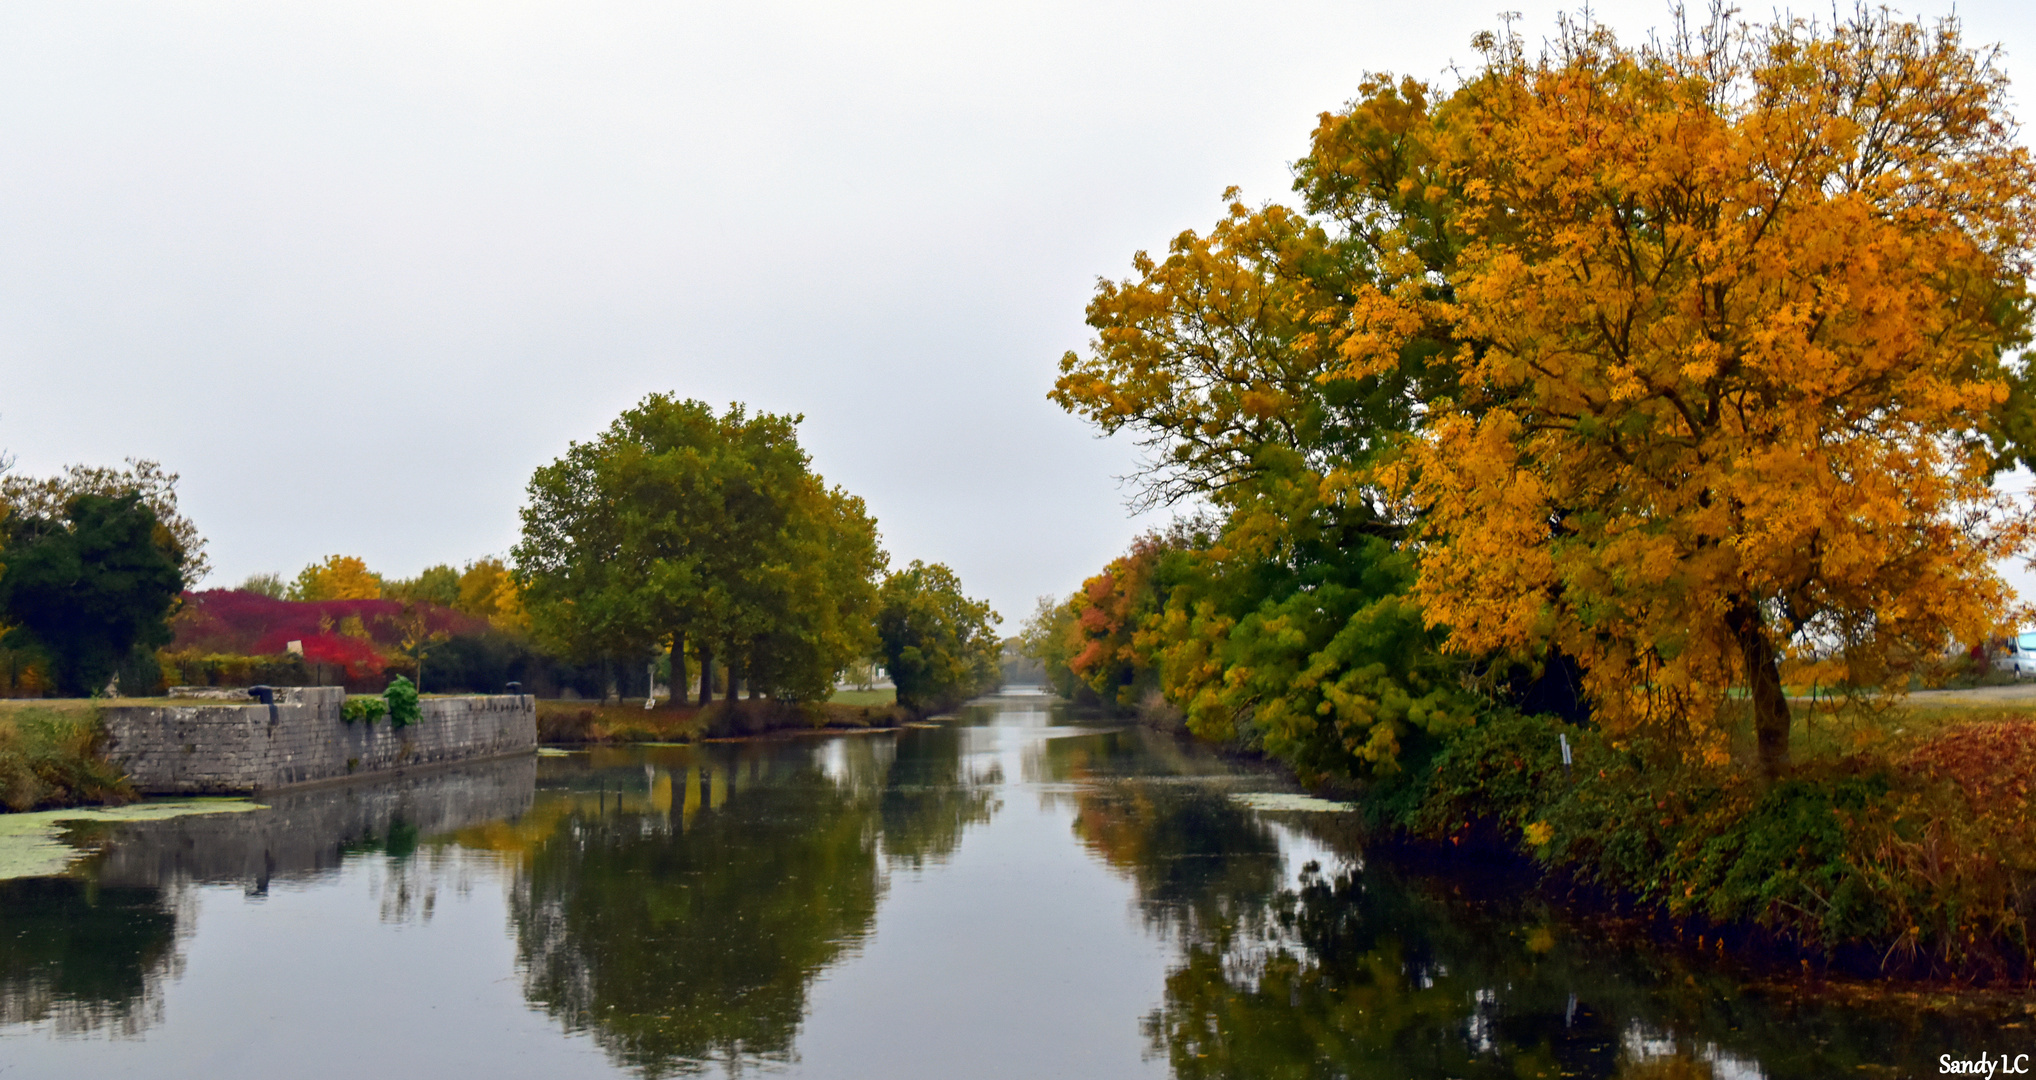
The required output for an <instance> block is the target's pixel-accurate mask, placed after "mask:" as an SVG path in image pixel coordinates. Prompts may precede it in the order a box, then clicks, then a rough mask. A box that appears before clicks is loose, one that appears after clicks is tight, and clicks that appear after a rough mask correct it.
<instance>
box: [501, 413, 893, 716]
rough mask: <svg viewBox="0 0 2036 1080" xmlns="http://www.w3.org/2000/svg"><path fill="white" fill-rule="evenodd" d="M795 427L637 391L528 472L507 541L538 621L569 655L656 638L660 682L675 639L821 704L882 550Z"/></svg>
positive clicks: (637, 646)
mask: <svg viewBox="0 0 2036 1080" xmlns="http://www.w3.org/2000/svg"><path fill="white" fill-rule="evenodd" d="M798 421H799V418H798V417H788V416H776V415H772V414H768V413H757V414H751V413H749V412H748V411H747V410H745V409H744V408H743V407H742V406H740V405H733V406H730V407H729V409H728V410H727V411H726V412H725V413H721V414H719V415H717V414H716V413H715V412H714V410H713V408H712V407H710V406H708V405H707V404H706V403H704V402H699V401H689V400H682V399H679V398H676V397H672V396H669V395H664V394H652V395H650V396H648V397H646V398H645V399H644V400H643V401H642V402H641V403H639V404H638V405H637V406H636V407H635V408H632V409H630V410H628V411H627V412H624V413H623V414H622V415H621V416H620V417H618V418H617V419H616V421H615V422H614V423H613V424H612V425H610V427H609V428H608V430H607V431H605V432H603V433H602V434H601V435H600V436H598V437H597V438H595V439H594V440H593V441H591V442H588V443H574V444H572V445H571V447H569V448H568V450H567V452H566V454H565V456H563V457H561V458H560V459H558V460H557V461H555V462H553V463H552V464H550V465H547V466H544V467H543V468H541V469H539V470H538V471H537V473H536V474H535V475H534V476H532V478H531V481H530V486H529V501H528V504H527V505H526V506H525V507H524V510H523V538H522V540H521V542H519V543H518V544H517V546H516V549H515V561H516V571H515V572H516V576H517V579H518V581H519V582H520V583H521V585H522V586H523V588H524V589H525V604H526V607H527V610H528V613H529V616H530V619H531V621H532V625H533V626H534V628H535V629H536V630H537V632H538V633H539V634H540V635H541V636H542V637H544V638H545V639H546V640H548V641H550V642H553V643H555V644H556V645H557V646H558V647H561V648H563V649H565V650H567V651H569V652H570V653H572V654H574V655H578V656H582V657H587V656H599V655H607V656H612V657H615V658H618V659H628V660H631V661H640V660H641V658H643V657H645V656H647V655H649V654H650V652H651V651H652V650H653V649H655V648H658V647H660V646H661V645H662V646H663V647H667V648H670V649H672V651H673V659H674V661H675V663H674V665H673V667H674V678H675V685H677V683H678V681H680V679H681V676H682V674H683V666H682V665H683V661H684V657H685V653H686V649H687V648H688V645H689V644H690V646H691V648H692V649H693V650H694V651H695V652H696V653H697V654H698V655H699V657H700V658H701V662H702V666H703V668H704V667H706V666H708V665H711V664H712V663H713V661H714V660H715V659H716V658H719V659H721V660H722V661H724V662H726V663H727V664H728V665H729V666H730V670H731V671H732V672H734V673H735V674H736V675H737V676H738V677H739V678H741V679H743V680H744V681H745V682H746V683H747V685H748V686H749V687H750V688H751V690H752V691H753V692H763V693H769V694H773V695H777V696H783V697H792V698H798V699H806V700H811V699H821V698H824V697H825V696H826V695H827V693H828V692H829V691H830V690H831V688H832V686H833V680H834V678H835V677H836V675H838V674H839V672H840V671H841V670H842V669H843V668H845V667H846V666H848V664H850V663H852V662H853V661H855V660H856V659H858V658H860V657H862V656H864V655H867V654H868V652H869V651H870V648H871V644H872V641H871V637H870V623H869V611H870V610H871V607H872V604H873V601H874V598H875V589H876V585H875V578H876V575H877V574H878V573H879V572H881V570H882V568H883V565H884V562H885V556H884V553H883V551H882V550H881V548H879V547H878V544H877V534H876V523H875V521H874V520H872V519H871V518H870V516H869V514H868V512H867V511H866V510H865V509H864V507H863V504H862V500H860V499H858V498H856V497H854V496H851V495H849V494H847V493H846V492H844V491H842V490H840V489H839V488H829V487H828V486H826V484H825V483H824V481H822V480H821V478H820V477H819V476H817V475H815V474H814V473H813V472H812V470H811V468H810V463H809V459H808V458H807V455H806V453H805V451H804V450H802V449H801V448H800V447H799V443H798V437H797V424H798ZM703 674H704V673H703ZM710 687H711V681H709V680H708V679H705V678H703V681H702V688H703V699H705V698H706V697H707V696H708V694H709V693H710V692H711V691H710Z"/></svg>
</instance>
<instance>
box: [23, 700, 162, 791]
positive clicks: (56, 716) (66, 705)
mask: <svg viewBox="0 0 2036 1080" xmlns="http://www.w3.org/2000/svg"><path fill="white" fill-rule="evenodd" d="M104 738H105V734H104V731H103V729H101V728H100V726H99V711H98V709H97V707H96V706H95V704H94V703H92V702H52V703H49V704H43V703H40V702H38V703H35V704H25V703H14V702H10V703H8V707H7V708H5V709H4V710H0V804H4V805H5V807H6V809H8V810H15V811H20V810H34V809H37V808H38V807H61V806H78V805H81V804H84V803H111V804H119V803H126V802H132V801H133V800H134V798H135V795H134V789H133V788H132V787H130V786H129V785H128V783H127V779H126V777H124V776H122V775H121V774H120V770H118V769H116V768H114V767H113V765H112V764H111V763H110V762H108V761H107V760H106V759H105V758H104V757H102V756H101V755H100V752H99V751H100V746H101V743H102V742H103V740H104Z"/></svg>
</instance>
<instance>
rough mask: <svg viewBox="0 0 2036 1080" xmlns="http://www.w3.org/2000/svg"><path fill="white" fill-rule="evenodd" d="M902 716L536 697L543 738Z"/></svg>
mask: <svg viewBox="0 0 2036 1080" xmlns="http://www.w3.org/2000/svg"><path fill="white" fill-rule="evenodd" d="M903 720H904V716H903V715H902V714H901V713H900V712H899V710H898V709H897V707H896V706H895V705H891V704H889V703H877V702H870V703H848V702H842V701H830V702H827V703H826V704H815V703H810V702H809V703H803V704H791V703H788V702H782V701H765V700H745V701H732V702H731V701H717V702H715V703H714V704H713V705H711V706H708V707H706V708H701V707H700V706H697V705H685V706H680V707H677V708H673V707H671V706H670V705H667V704H664V703H659V704H658V705H657V706H656V707H655V708H650V709H646V708H644V707H643V699H642V698H637V699H635V701H634V703H631V702H630V701H628V700H626V699H625V700H624V701H623V702H622V703H621V704H616V705H603V704H601V703H599V702H592V701H549V700H547V701H539V702H538V703H537V738H538V741H539V742H546V743H611V742H693V741H696V740H699V739H717V738H740V737H742V736H746V735H761V734H766V733H769V732H774V731H815V730H827V729H836V730H852V729H858V728H872V727H891V726H894V725H896V724H898V723H901V722H903Z"/></svg>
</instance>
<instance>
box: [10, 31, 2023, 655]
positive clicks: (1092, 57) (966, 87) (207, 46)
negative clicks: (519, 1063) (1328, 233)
mask: <svg viewBox="0 0 2036 1080" xmlns="http://www.w3.org/2000/svg"><path fill="white" fill-rule="evenodd" d="M1505 8H1516V9H1519V10H1520V12H1521V16H1522V17H1521V21H1520V25H1521V26H1522V28H1523V29H1524V30H1526V31H1527V32H1528V33H1530V34H1533V35H1537V36H1538V35H1542V34H1545V33H1546V32H1548V31H1549V30H1550V29H1551V28H1552V27H1553V25H1554V18H1555V15H1556V13H1557V12H1559V11H1561V10H1564V5H1561V4H1549V3H1540V4H1534V3H1529V4H1524V5H1523V4H1522V3H1521V2H1520V0H1508V2H1507V4H1504V5H1496V4H1491V3H1464V2H1460V0H1437V2H1428V3H1420V4H1412V3H1390V4H1389V3H1381V2H1378V0H1350V2H1345V3H1317V2H1308V0H1292V2H1288V0H1276V2H1261V3H1256V4H1238V3H1227V4H1217V3H1209V2H1205V0H1175V2H1171V3H1155V2H1128V0H1090V2H1088V3H1069V2H1065V0H1034V2H1031V3H1022V4H1021V3H1012V2H1009V0H980V2H975V3H959V2H952V0H950V2H945V3H935V2H910V0H865V2H863V3H858V4H826V3H800V2H794V0H759V2H753V3H747V4H707V3H697V2H689V0H657V2H639V0H574V2H571V3H566V2H551V0H535V2H512V0H497V2H491V3H478V2H458V0H404V2H401V3H381V2H369V0H347V2H344V3H340V2H321V0H313V2H305V3H277V2H275V0H261V2H246V3H236V2H211V3H201V2H191V3H133V2H121V0H108V2H94V3H90V4H81V3H77V2H75V0H10V2H8V3H7V4H5V5H0V371H4V378H0V387H4V390H0V448H4V449H6V450H8V451H10V452H12V453H13V454H14V455H15V457H16V458H17V459H18V462H17V466H16V467H17V468H18V469H20V470H21V471H24V472H29V473H39V472H48V471H53V470H55V469H56V468H58V467H60V466H61V465H63V464H65V463H69V462H92V463H107V464H112V463H117V462H118V461H119V460H120V459H121V458H124V457H128V456H141V457H152V458H157V459H160V460H161V461H162V462H164V463H165V464H166V465H167V466H169V467H170V468H172V469H175V470H177V471H179V472H181V473H182V474H183V482H182V484H181V486H180V491H181V492H182V495H183V499H184V502H185V505H186V509H187V510H188V511H189V513H190V514H191V516H192V517H193V518H194V519H196V521H197V523H198V526H199V528H200V529H201V530H202V531H203V532H204V533H205V534H206V535H207V536H208V537H209V538H210V542H211V548H210V550H211V555H212V560H213V563H214V565H215V567H216V571H215V573H214V576H213V578H212V579H211V581H210V582H209V584H214V585H224V584H231V583H234V582H237V581H239V580H240V579H241V578H243V577H244V576H246V575H247V574H249V573H251V572H254V571H261V570H273V571H279V572H284V573H290V572H294V571H295V570H296V569H297V568H298V567H300V566H302V565H304V564H305V563H307V562H309V561H311V560H313V559H316V558H319V557H321V556H323V555H326V554H329V553H333V552H346V553H351V554H358V555H361V556H364V557H365V558H366V559H367V560H368V561H369V563H370V565H372V566H374V567H376V568H377V569H379V570H382V571H384V572H386V573H392V574H408V573H413V572H415V571H416V570H418V569H419V568H421V567H423V566H425V565H428V564H430V563H435V562H454V563H457V562H460V561H462V560H465V559H469V558H473V557H475V556H478V555H483V554H487V553H502V552H506V550H507V549H508V547H509V545H510V544H511V543H513V542H514V540H515V536H516V520H517V519H516V510H517V507H518V506H519V505H520V501H521V494H522V488H523V484H524V482H525V480H526V479H527V478H528V477H529V474H530V472H531V470H532V469H533V468H535V467H536V466H538V465H540V464H542V463H543V462H545V461H548V460H550V459H552V458H554V457H556V456H557V455H558V454H559V453H560V452H561V451H562V450H563V449H564V448H565V445H566V443H567V441H568V440H571V439H575V438H586V437H587V436H589V435H590V434H592V433H593V432H595V431H597V430H598V429H600V428H601V427H602V426H603V425H605V424H606V423H607V422H608V421H609V420H610V419H611V418H612V417H613V416H614V415H615V414H616V413H617V412H618V411H620V410H621V409H623V408H625V407H627V406H628V405H629V404H631V403H632V402H634V401H635V400H637V399H638V398H640V397H641V396H642V395H643V394H645V393H647V392H650V391H653V390H667V391H676V392H678V393H680V394H683V395H687V396H693V397H700V398H704V399H707V400H709V401H712V402H716V403H724V402H728V401H732V400H741V401H745V402H748V403H750V404H751V405H753V406H755V407H758V408H762V409H767V410H771V411H779V412H798V413H803V414H805V416H806V422H805V425H804V428H803V431H804V439H805V442H806V444H807V446H808V448H809V449H810V450H811V451H812V453H813V456H814V458H815V461H816V463H817V466H818V468H819V469H820V471H821V472H822V473H824V474H825V475H826V476H827V477H828V478H829V479H830V480H832V481H834V482H837V483H841V484H844V485H846V486H847V487H848V488H850V489H851V490H853V491H855V492H858V493H860V494H862V495H863V496H865V497H866V498H867V499H868V500H869V503H870V505H871V507H872V509H873V510H874V511H875V513H876V514H877V516H878V518H879V520H880V521H881V522H882V525H883V529H884V534H885V540H886V544H887V546H888V547H889V549H890V550H891V552H892V553H893V555H894V557H896V558H897V559H899V560H904V559H910V558H923V559H928V560H941V561H945V562H948V563H950V564H951V565H953V566H954V567H955V568H956V569H957V570H958V571H959V572H960V573H961V574H962V577H963V580H964V581H965V582H967V583H968V584H969V585H970V586H971V589H972V591H975V592H977V593H979V594H982V595H986V596H988V597H989V598H990V599H991V600H992V601H993V602H994V603H995V604H996V606H997V607H998V608H999V609H1000V610H1001V611H1003V612H1004V614H1005V615H1006V617H1007V620H1008V621H1009V622H1010V623H1014V624H1015V622H1016V621H1017V619H1018V618H1019V617H1021V616H1022V615H1023V614H1025V612H1026V611H1027V610H1028V609H1029V608H1030V606H1031V600H1032V598H1033V597H1034V596H1036V595H1038V594H1040V593H1045V592H1065V591H1066V590H1068V589H1070V588H1072V587H1073V586H1074V585H1075V584H1077V583H1078V582H1079V581H1080V579H1081V578H1082V577H1083V576H1084V575H1085V574H1088V573H1091V572H1093V571H1094V570H1095V569H1096V568H1097V567H1099V566H1100V565H1101V564H1102V563H1103V562H1104V561H1105V560H1106V559H1108V558H1109V557H1110V556H1111V555H1112V554H1113V553H1115V552H1116V551H1118V550H1119V549H1121V548H1122V547H1123V545H1124V543H1125V542H1126V541H1127V540H1128V539H1129V538H1130V537H1131V535H1132V534H1133V533H1134V532H1136V531H1137V530H1138V529H1139V528H1140V527H1141V525H1140V523H1139V522H1136V521H1133V520H1131V519H1130V518H1128V517H1127V516H1126V513H1125V511H1124V508H1123V497H1124V494H1125V493H1124V492H1123V491H1122V490H1121V489H1120V488H1119V487H1118V485H1117V483H1116V481H1115V479H1114V477H1116V476H1117V475H1120V474H1122V473H1124V472H1126V471H1127V470H1128V469H1129V468H1130V467H1131V465H1132V463H1133V457H1132V452H1131V449H1130V447H1128V446H1127V445H1123V444H1121V443H1117V442H1111V441H1100V440H1097V439H1095V438H1094V437H1093V435H1092V433H1091V432H1090V431H1089V430H1088V429H1087V428H1085V427H1084V426H1083V425H1082V424H1081V423H1079V422H1077V421H1076V420H1074V419H1072V418H1070V417H1068V416H1065V415H1063V414H1062V413H1060V412H1059V411H1058V410H1057V409H1055V408H1054V407H1053V406H1052V405H1050V404H1049V403H1048V402H1047V401H1046V400H1045V396H1044V395H1045V393H1046V391H1047V389H1048V387H1049V386H1050V385H1051V383H1052V378H1053V371H1054V363H1055V361H1056V359H1057V358H1058V357H1059V356H1060V354H1061V353H1062V352H1063V351H1064V350H1066V349H1070V348H1078V347H1080V346H1081V345H1082V344H1083V343H1084V342H1085V341H1086V338H1087V333H1086V328H1085V327H1084V326H1083V325H1082V321H1081V315H1082V306H1083V303H1084V301H1085V300H1086V298H1087V296H1088V294H1089V292H1090V289H1091V287H1092V284H1093V282H1094V280H1095V278H1096V277H1097V276H1098V275H1122V274H1123V273H1124V272H1125V270H1126V267H1127V264H1128V261H1129V259H1130V256H1131V254H1132V252H1134V251H1135V250H1137V249H1139V248H1155V249H1157V248H1160V247H1163V246H1164V244H1165V242H1166V240H1167V238H1168V237H1170V236H1171V235H1173V234H1174V233H1175V232H1177V231H1179V230H1180V229H1183V228H1189V227H1196V228H1200V227H1204V226H1206V225H1207V224H1208V223H1210V222H1211V221H1213V220H1214V219H1215V217H1216V216H1217V215H1218V213H1219V212H1220V209H1221V206H1220V203H1219V198H1218V196H1219V193H1220V192H1221V191H1222V190H1223V188H1224V187H1225V186H1227V185H1229V184H1233V183H1234V184H1240V185H1242V186H1243V187H1244V189H1245V192H1246V196H1247V198H1250V199H1253V200H1262V199H1268V198H1276V197H1280V196H1282V195H1284V193H1285V192H1286V190H1287V184H1288V173H1287V169H1286V163H1287V162H1288V161H1290V160H1292V159H1293V158H1294V157H1296V156H1298V155H1299V154H1300V153H1301V152H1302V150H1303V149H1304V148H1305V145H1306V137H1307V134H1308V131H1309V129H1310V128H1311V127H1312V126H1313V123H1314V118H1315V115H1316V114H1317V113H1318V112H1320V111H1322V110H1324V109H1329V108H1334V107H1336V106H1337V105H1338V104H1339V103H1341V102H1343V101H1345V100H1346V99H1348V98H1349V97H1350V95H1351V94H1352V93H1353V92H1354V90H1355V88H1356V86H1357V83H1358V80H1359V78H1360V76H1361V75H1362V74H1363V73H1364V72H1366V71H1368V70H1391V71H1395V72H1405V73H1412V74H1415V75H1421V76H1436V75H1440V74H1441V73H1443V72H1444V71H1445V70H1446V69H1447V68H1448V66H1449V65H1450V64H1451V63H1452V62H1455V63H1458V64H1466V65H1467V64H1468V63H1469V62H1470V61H1471V60H1472V59H1473V58H1474V55H1473V53H1472V52H1471V50H1470V48H1469V47H1468V42H1469V39H1470V36H1471V34H1472V33H1473V32H1474V31H1476V30H1479V29H1482V28H1489V27H1491V26H1493V25H1494V24H1495V23H1496V20H1497V16H1498V13H1499V11H1500V10H1502V9H1505ZM2032 8H2036V5H2023V4H2019V3H2013V2H2003V0H1994V2H1990V3H1976V4H1965V5H1960V7H1959V11H1960V13H1961V15H1962V16H1963V17H1964V19H1965V21H1966V26H1967V29H1968V36H1969V37H1970V38H1971V39H1973V40H1975V41H1990V42H1999V43H2001V44H2004V45H2005V46H2006V47H2007V48H2008V50H2009V57H2008V66H2009V70H2010V72H2011V73H2019V72H2021V71H2023V70H2025V65H2036V15H2032V13H2031V9H2032ZM1595 10H1596V13H1597V15H1598V16H1599V17H1600V18H1601V19H1602V20H1604V21H1606V22H1609V23H1611V24H1612V25H1613V26H1615V27H1617V28H1618V29H1620V30H1621V32H1622V33H1624V34H1626V35H1627V36H1629V37H1632V36H1637V35H1638V34H1640V33H1643V32H1644V31H1645V30H1646V29H1647V28H1649V27H1651V26H1655V25H1659V24H1661V23H1662V22H1664V21H1665V19H1666V17H1667V13H1668V6H1667V5H1666V4H1665V3H1658V2H1646V3H1613V4H1604V5H1599V6H1597V7H1596V8H1595ZM1764 10H1765V9H1763V13H1764ZM1820 10H1824V9H1820ZM1908 10H1910V11H1912V12H1914V13H1920V14H1927V15H1937V14H1942V13H1944V12H1946V11H1949V10H1950V5H1949V4H1948V3H1944V2H1942V0H1935V2H1932V3H1928V4H1923V5H1920V6H1919V5H1911V6H1910V7H1909V8H1908ZM2025 81H2027V80H2025ZM2020 96H2021V99H2022V100H2023V101H2025V102H2026V101H2031V100H2036V95H2031V94H2027V93H2024V94H2022V95H2020ZM2021 111H2022V112H2023V113H2025V114H2026V113H2028V112H2029V109H2028V108H2027V107H2024V108H2023V109H2022V110H2021Z"/></svg>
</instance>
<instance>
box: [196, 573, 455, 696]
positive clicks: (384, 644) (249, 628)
mask: <svg viewBox="0 0 2036 1080" xmlns="http://www.w3.org/2000/svg"><path fill="white" fill-rule="evenodd" d="M403 609H404V605H403V604H402V603H401V602H400V601H396V600H277V599H273V598H271V597H267V596H263V595H261V594H260V593H251V592H242V591H240V590H239V589H207V590H205V591H203V592H187V593H185V594H184V603H183V607H182V608H181V609H180V610H179V611H178V612H177V614H176V616H175V617H174V618H173V619H171V620H170V626H171V628H172V629H173V630H174V631H175V632H176V640H175V641H173V642H172V643H171V645H170V648H171V649H172V650H174V651H180V652H181V651H196V652H205V653H231V654H235V655H240V656H265V655H271V654H274V653H280V652H282V651H283V650H284V649H286V648H288V647H289V644H290V642H292V641H301V642H303V643H304V659H306V660H308V661H310V662H312V663H323V664H335V665H339V666H342V667H344V668H346V670H347V672H348V673H349V674H350V675H352V676H354V677H363V676H366V675H369V674H372V673H378V672H380V671H381V670H382V667H383V665H384V664H385V663H387V661H388V658H389V657H390V656H393V655H395V654H396V653H397V652H398V651H399V650H400V649H401V647H402V642H403V633H404V626H403V624H404V621H405V619H404V610H403ZM415 609H416V610H417V611H419V612H421V613H422V614H423V617H424V626H425V629H426V630H428V631H429V632H432V633H443V634H445V635H447V636H458V635H462V634H479V633H485V632H486V631H487V630H488V629H489V626H488V621H487V620H486V619H482V618H478V617H476V616H473V615H468V614H465V613H464V612H459V611H454V610H452V609H451V608H444V607H439V606H437V605H436V604H418V605H416V608H415ZM349 618H357V619H359V620H360V627H361V630H362V631H364V632H365V633H366V634H367V637H366V638H365V639H363V638H361V637H358V636H354V635H349V634H345V633H341V632H340V631H341V629H342V628H344V627H345V626H346V624H347V620H348V619H349Z"/></svg>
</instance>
